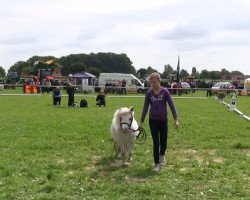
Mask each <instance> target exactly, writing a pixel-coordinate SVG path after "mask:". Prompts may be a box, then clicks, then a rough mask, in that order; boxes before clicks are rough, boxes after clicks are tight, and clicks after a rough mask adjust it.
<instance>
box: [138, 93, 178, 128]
mask: <svg viewBox="0 0 250 200" xmlns="http://www.w3.org/2000/svg"><path fill="white" fill-rule="evenodd" d="M166 102H167V103H168V105H169V107H170V109H171V111H172V114H173V117H174V119H175V120H176V119H177V112H176V109H175V106H174V103H173V100H172V98H171V96H170V93H169V92H168V90H167V89H165V88H161V91H160V93H159V94H157V95H155V94H154V91H153V90H152V89H151V90H149V91H148V92H147V93H146V96H145V101H144V106H143V111H142V114H141V122H142V123H144V120H145V117H146V115H147V112H148V107H149V104H150V111H149V119H152V120H156V121H167V120H168V112H167V104H166Z"/></svg>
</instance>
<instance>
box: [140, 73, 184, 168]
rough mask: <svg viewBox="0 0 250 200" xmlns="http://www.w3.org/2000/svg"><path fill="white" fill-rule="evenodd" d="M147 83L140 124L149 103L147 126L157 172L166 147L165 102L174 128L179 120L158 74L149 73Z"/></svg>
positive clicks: (166, 121) (162, 161)
mask: <svg viewBox="0 0 250 200" xmlns="http://www.w3.org/2000/svg"><path fill="white" fill-rule="evenodd" d="M149 83H150V86H151V89H150V90H149V91H148V92H147V93H146V97H145V101H144V107H143V111H142V114H141V124H140V126H141V127H143V125H144V120H145V117H146V114H147V111H148V107H149V105H150V112H149V127H150V131H151V135H152V139H153V154H154V162H155V166H154V169H153V170H154V171H157V172H158V171H160V169H161V167H162V166H164V165H165V151H166V148H167V136H168V117H167V104H166V102H167V103H168V104H169V107H170V109H171V111H172V114H173V117H174V126H175V128H178V127H179V122H178V118H177V113H176V109H175V106H174V103H173V100H172V98H171V96H170V94H169V92H168V90H167V89H165V88H163V87H161V84H160V83H161V77H160V75H159V74H158V73H152V74H150V76H149Z"/></svg>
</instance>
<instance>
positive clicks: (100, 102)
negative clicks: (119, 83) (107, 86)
mask: <svg viewBox="0 0 250 200" xmlns="http://www.w3.org/2000/svg"><path fill="white" fill-rule="evenodd" d="M96 105H98V106H100V107H101V106H102V105H103V106H104V107H105V106H106V100H105V94H104V91H103V90H100V94H98V95H97V97H96Z"/></svg>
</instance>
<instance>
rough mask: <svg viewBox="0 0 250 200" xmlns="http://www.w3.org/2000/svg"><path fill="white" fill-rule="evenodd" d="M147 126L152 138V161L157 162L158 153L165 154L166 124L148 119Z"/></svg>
mask: <svg viewBox="0 0 250 200" xmlns="http://www.w3.org/2000/svg"><path fill="white" fill-rule="evenodd" d="M149 127H150V131H151V135H152V139H153V153H154V162H155V164H159V155H165V151H166V149H167V138H168V124H167V122H161V121H155V120H152V119H149Z"/></svg>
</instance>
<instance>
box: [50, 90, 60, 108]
mask: <svg viewBox="0 0 250 200" xmlns="http://www.w3.org/2000/svg"><path fill="white" fill-rule="evenodd" d="M52 97H53V105H55V106H56V105H59V106H60V105H61V97H62V90H61V88H60V86H56V87H55V88H54V89H53V90H52Z"/></svg>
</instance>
